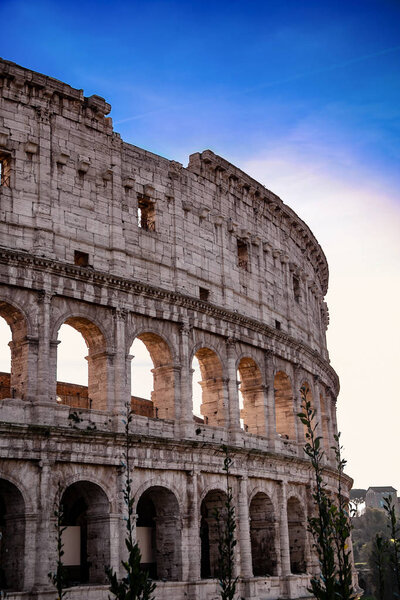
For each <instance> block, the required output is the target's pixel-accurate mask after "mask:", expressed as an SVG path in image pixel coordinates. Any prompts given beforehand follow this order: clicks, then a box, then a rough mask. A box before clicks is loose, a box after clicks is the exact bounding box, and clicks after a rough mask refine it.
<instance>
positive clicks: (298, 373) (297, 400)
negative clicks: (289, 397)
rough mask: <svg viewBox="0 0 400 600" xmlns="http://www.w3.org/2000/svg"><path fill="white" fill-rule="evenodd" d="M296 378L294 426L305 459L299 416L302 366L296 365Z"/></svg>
mask: <svg viewBox="0 0 400 600" xmlns="http://www.w3.org/2000/svg"><path fill="white" fill-rule="evenodd" d="M293 372H294V377H293V381H294V386H293V387H294V390H293V405H294V406H293V412H294V425H295V428H296V439H297V443H298V445H299V456H300V457H301V458H303V456H304V451H303V447H304V442H305V436H304V425H303V423H302V422H301V421H300V419H299V417H298V416H297V415H298V413H299V412H301V393H300V388H301V384H302V383H303V370H302V367H301V365H300V364H296V365H294V369H293Z"/></svg>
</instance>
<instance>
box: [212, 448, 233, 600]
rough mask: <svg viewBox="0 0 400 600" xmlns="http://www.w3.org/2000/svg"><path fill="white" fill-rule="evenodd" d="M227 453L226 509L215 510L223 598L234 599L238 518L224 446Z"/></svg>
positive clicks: (228, 457)
mask: <svg viewBox="0 0 400 600" xmlns="http://www.w3.org/2000/svg"><path fill="white" fill-rule="evenodd" d="M222 450H223V452H224V454H225V458H224V466H223V470H224V471H225V473H226V501H225V506H224V511H223V513H221V512H220V511H216V512H215V518H216V521H217V527H218V582H219V585H220V588H221V591H220V593H221V599H222V600H234V598H235V595H236V588H237V582H238V577H235V546H236V543H237V542H236V537H235V531H236V519H235V505H234V502H233V491H232V487H231V485H230V483H229V473H230V467H231V465H232V459H231V458H230V456H229V451H228V448H227V447H226V446H222Z"/></svg>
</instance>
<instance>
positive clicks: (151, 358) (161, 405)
mask: <svg viewBox="0 0 400 600" xmlns="http://www.w3.org/2000/svg"><path fill="white" fill-rule="evenodd" d="M130 354H131V355H133V359H132V366H131V406H132V410H133V412H134V413H136V414H140V415H143V416H146V417H156V418H158V419H174V418H175V369H174V364H173V359H172V352H171V350H170V348H169V346H168V344H167V343H166V342H165V340H163V339H162V338H161V337H160V336H159V335H157V334H155V333H142V334H140V335H139V336H138V337H137V338H136V339H135V341H134V342H133V344H132V346H131V348H130ZM143 395H145V397H143ZM146 396H150V397H149V398H147V397H146Z"/></svg>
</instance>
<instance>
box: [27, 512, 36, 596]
mask: <svg viewBox="0 0 400 600" xmlns="http://www.w3.org/2000/svg"><path fill="white" fill-rule="evenodd" d="M37 527H38V515H37V514H34V513H26V514H25V556H24V589H26V590H28V589H31V588H32V587H33V586H34V585H35V567H36V531H37Z"/></svg>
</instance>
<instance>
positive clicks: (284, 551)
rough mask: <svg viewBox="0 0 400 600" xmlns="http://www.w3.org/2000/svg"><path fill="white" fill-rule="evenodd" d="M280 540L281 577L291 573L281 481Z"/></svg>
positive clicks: (285, 505)
mask: <svg viewBox="0 0 400 600" xmlns="http://www.w3.org/2000/svg"><path fill="white" fill-rule="evenodd" d="M280 507H281V512H280V519H279V520H280V533H281V535H280V542H281V570H282V577H287V576H288V575H290V574H291V570H290V545H289V526H288V518H287V495H286V482H284V481H282V482H281V485H280Z"/></svg>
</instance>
